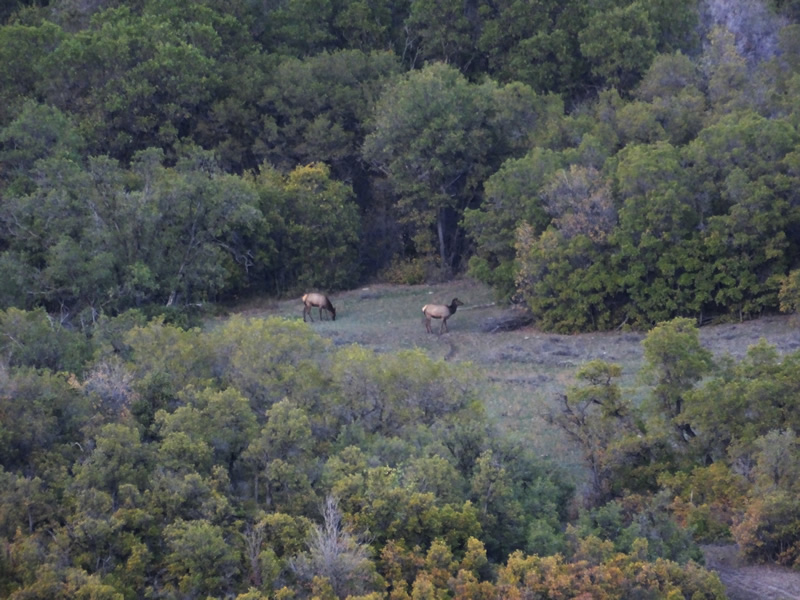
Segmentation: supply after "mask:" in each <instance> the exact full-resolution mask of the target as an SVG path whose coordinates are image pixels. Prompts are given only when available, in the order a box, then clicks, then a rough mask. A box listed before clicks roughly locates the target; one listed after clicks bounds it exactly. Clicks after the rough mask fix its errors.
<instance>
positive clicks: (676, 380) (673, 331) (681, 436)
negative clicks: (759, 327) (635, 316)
mask: <svg viewBox="0 0 800 600" xmlns="http://www.w3.org/2000/svg"><path fill="white" fill-rule="evenodd" d="M642 346H643V347H644V358H645V366H644V368H643V371H642V373H643V375H644V376H645V377H646V378H647V379H648V380H649V381H650V382H651V383H652V384H653V389H652V392H651V398H650V402H651V405H650V411H651V412H650V414H651V417H653V419H654V420H655V421H654V422H656V423H659V422H660V423H663V425H659V428H660V427H665V428H666V429H667V430H668V431H669V430H671V431H672V433H673V435H674V436H675V438H676V439H677V440H679V441H681V442H684V443H685V442H687V441H689V440H691V438H693V437H695V436H696V435H697V432H696V431H695V430H694V429H693V428H692V425H691V423H690V421H689V420H688V419H687V408H688V407H687V399H688V398H689V397H690V395H689V392H690V391H691V390H692V388H693V387H694V386H695V385H696V384H697V382H699V381H700V379H701V378H702V377H704V376H705V375H707V374H708V373H710V372H711V369H712V367H713V356H712V354H711V352H710V351H709V350H708V349H706V348H704V347H703V346H702V344H701V343H700V337H699V334H698V331H697V325H696V324H695V323H694V322H693V321H692V320H691V319H686V318H677V319H673V320H672V321H667V322H664V323H660V324H659V325H657V326H656V327H654V328H653V329H652V330H651V331H650V332H649V333H648V334H647V337H645V339H644V341H643V342H642Z"/></svg>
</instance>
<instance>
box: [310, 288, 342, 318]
mask: <svg viewBox="0 0 800 600" xmlns="http://www.w3.org/2000/svg"><path fill="white" fill-rule="evenodd" d="M315 306H316V307H317V308H319V320H320V321H322V309H323V308H324V309H325V310H326V311H328V312H329V313H330V314H331V318H332V319H333V320H334V321H335V320H336V309H335V308H333V304H331V301H330V300H329V299H328V297H327V296H326V295H325V294H316V293H311V294H306V295H304V296H303V322H304V323H305V320H306V315H308V318H309V319H311V322H312V323H313V322H314V317H312V316H311V309H312V308H314V307H315Z"/></svg>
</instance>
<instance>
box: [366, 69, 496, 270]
mask: <svg viewBox="0 0 800 600" xmlns="http://www.w3.org/2000/svg"><path fill="white" fill-rule="evenodd" d="M494 89H495V86H494V85H493V84H491V83H487V84H484V85H481V86H477V85H472V84H470V83H469V82H468V81H467V80H466V79H465V78H464V77H463V76H462V75H461V74H460V73H459V72H458V71H457V70H456V69H454V68H453V67H450V66H448V65H445V64H441V63H436V64H431V65H428V66H426V67H425V68H423V69H421V70H419V71H412V72H411V73H409V74H407V75H405V76H404V77H402V78H401V79H400V80H399V81H398V82H397V83H396V84H395V85H393V86H391V87H390V88H388V89H387V90H386V91H385V92H384V94H383V95H382V96H381V98H380V100H379V101H378V103H377V105H376V107H375V119H374V125H373V129H372V131H371V132H370V133H369V134H368V135H367V137H366V140H365V142H364V147H363V157H364V158H365V159H366V160H367V161H369V162H370V163H371V164H372V165H373V166H374V167H375V168H376V169H377V170H378V171H379V172H380V173H382V174H384V175H385V176H386V177H388V181H389V183H390V185H391V187H392V189H393V191H394V193H395V194H396V196H397V198H398V200H397V205H396V210H397V215H398V216H397V218H398V219H399V220H400V221H401V222H403V223H405V224H407V225H408V226H410V232H411V236H412V239H413V250H414V253H415V254H416V255H419V256H428V257H430V256H432V255H438V259H439V264H440V267H441V268H442V269H444V270H451V269H453V268H454V267H455V266H456V261H457V259H458V256H459V255H460V252H461V250H462V245H461V244H462V233H461V231H460V229H459V228H458V227H457V226H456V224H457V222H458V220H459V219H460V218H461V216H462V214H463V212H464V209H465V208H467V207H468V206H470V204H471V203H472V202H473V201H474V199H475V197H476V194H477V193H478V186H479V185H480V183H481V182H482V180H483V179H484V178H485V177H486V175H487V174H488V173H487V169H488V168H489V165H490V163H491V162H492V158H494V160H497V158H499V157H492V150H493V148H492V147H491V142H492V132H491V130H490V127H489V123H488V120H489V118H490V116H491V114H492V111H493V110H494V107H493V101H492V97H493V92H494Z"/></svg>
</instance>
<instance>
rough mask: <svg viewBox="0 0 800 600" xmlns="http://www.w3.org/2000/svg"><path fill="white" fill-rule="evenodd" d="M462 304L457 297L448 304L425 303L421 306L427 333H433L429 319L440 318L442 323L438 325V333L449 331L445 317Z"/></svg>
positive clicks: (451, 314) (448, 316) (449, 315)
mask: <svg viewBox="0 0 800 600" xmlns="http://www.w3.org/2000/svg"><path fill="white" fill-rule="evenodd" d="M462 304H464V303H463V302H461V300H459V299H458V298H453V301H452V302H451V303H450V306H448V305H446V304H426V305H425V306H423V307H422V314H423V315H424V316H425V329H427V330H428V333H433V332H432V331H431V319H441V320H442V324H441V325H440V326H439V335H441V334H442V331H449V330H448V328H447V319H449V318H450V317H452V316H453V315H454V314H455V313H456V309H457V308H458V307H459V306H461V305H462Z"/></svg>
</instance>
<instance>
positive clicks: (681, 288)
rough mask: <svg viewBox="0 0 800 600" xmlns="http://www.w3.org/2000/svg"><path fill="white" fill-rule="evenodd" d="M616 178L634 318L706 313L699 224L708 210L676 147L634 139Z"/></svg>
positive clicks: (621, 263) (620, 261)
mask: <svg viewBox="0 0 800 600" xmlns="http://www.w3.org/2000/svg"><path fill="white" fill-rule="evenodd" d="M615 162H617V165H616V173H615V180H616V186H617V189H618V193H619V196H620V198H621V200H622V202H623V205H622V207H621V208H620V209H619V227H618V229H617V230H616V231H615V232H614V235H613V241H614V246H615V247H616V248H617V249H618V250H617V252H616V254H615V257H614V261H615V264H616V267H617V268H618V269H619V272H620V274H621V279H622V285H623V286H624V288H623V289H624V290H625V293H626V294H627V295H628V296H629V297H630V302H629V303H628V304H627V306H626V311H627V313H628V318H629V320H631V321H632V322H633V323H634V324H638V325H649V324H651V323H654V322H657V321H660V320H665V319H669V318H672V317H674V316H676V315H680V314H686V313H694V314H697V315H701V314H702V312H703V309H704V307H706V306H707V304H708V303H709V301H710V300H711V291H712V286H711V282H710V281H709V278H708V273H707V271H708V268H707V266H706V265H705V260H704V255H703V252H702V247H701V245H700V243H699V240H698V239H697V233H696V232H697V227H698V226H699V225H700V223H701V222H702V218H703V214H702V212H700V211H699V210H698V209H697V207H696V206H695V203H694V202H693V197H692V194H691V192H690V188H689V180H688V178H687V176H686V171H685V169H684V168H683V167H682V165H681V159H680V153H679V151H678V149H677V148H675V147H673V146H671V145H670V144H667V143H665V142H659V143H657V144H653V145H648V146H639V145H631V146H628V147H626V148H625V149H624V150H623V151H622V152H620V153H619V155H618V156H617V157H616V159H615Z"/></svg>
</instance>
